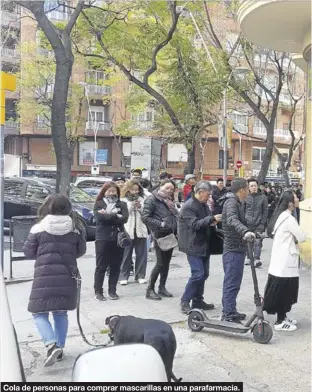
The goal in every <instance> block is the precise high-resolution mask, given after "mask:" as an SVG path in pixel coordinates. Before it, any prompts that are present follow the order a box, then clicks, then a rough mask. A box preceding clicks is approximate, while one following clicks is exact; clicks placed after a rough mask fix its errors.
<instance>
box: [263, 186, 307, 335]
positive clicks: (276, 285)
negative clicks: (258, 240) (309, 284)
mask: <svg viewBox="0 0 312 392" xmlns="http://www.w3.org/2000/svg"><path fill="white" fill-rule="evenodd" d="M298 205H299V201H298V198H297V197H296V195H295V194H294V192H293V191H292V190H287V191H285V192H284V193H283V194H282V195H281V198H280V200H279V202H278V205H277V207H276V210H275V212H274V214H273V217H272V219H271V220H270V222H269V225H268V229H267V232H268V235H269V236H270V237H273V246H272V253H271V260H270V266H269V271H268V280H267V284H266V287H265V293H264V300H263V310H265V311H266V312H267V313H268V314H277V320H276V322H275V324H274V329H275V330H276V331H282V332H291V331H295V330H296V329H297V321H296V320H294V319H292V318H291V317H289V316H287V313H288V312H290V310H291V308H292V305H294V304H295V303H297V299H298V290H299V249H298V243H301V242H304V241H305V239H306V238H305V234H304V232H303V231H302V230H301V228H300V226H299V224H298V222H297V220H296V218H295V217H294V216H293V211H294V210H295V209H296V208H297V207H298Z"/></svg>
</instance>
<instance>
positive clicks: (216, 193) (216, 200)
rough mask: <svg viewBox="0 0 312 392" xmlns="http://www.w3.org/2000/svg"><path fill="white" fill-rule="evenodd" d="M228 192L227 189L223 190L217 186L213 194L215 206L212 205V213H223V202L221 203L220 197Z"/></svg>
mask: <svg viewBox="0 0 312 392" xmlns="http://www.w3.org/2000/svg"><path fill="white" fill-rule="evenodd" d="M226 193H227V189H226V188H223V189H222V190H221V191H220V189H219V188H218V187H217V186H216V187H215V188H214V189H213V191H212V194H211V197H212V200H213V207H212V213H213V215H218V214H222V208H223V203H222V204H221V203H219V199H220V198H221V197H222V196H224V195H225V194H226Z"/></svg>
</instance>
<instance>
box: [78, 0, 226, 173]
mask: <svg viewBox="0 0 312 392" xmlns="http://www.w3.org/2000/svg"><path fill="white" fill-rule="evenodd" d="M181 4H182V3H181ZM190 9H191V10H192V12H194V13H196V12H200V10H201V5H200V4H197V3H195V4H190ZM196 38H197V39H196ZM74 40H75V42H76V49H77V51H78V53H80V54H83V55H84V56H86V57H89V58H92V59H93V60H95V61H97V62H98V64H101V63H102V65H103V66H105V64H107V63H110V64H111V65H112V66H113V67H115V68H116V69H117V70H119V71H121V72H122V73H123V74H124V75H125V76H126V78H127V79H128V80H129V81H130V83H131V84H132V87H131V89H129V94H128V99H127V104H128V108H129V110H130V109H131V112H132V113H134V114H138V113H140V112H142V111H144V109H145V108H148V107H152V108H153V110H154V111H155V114H156V129H157V130H158V132H159V134H161V136H162V137H165V138H167V139H168V140H170V141H177V142H180V143H181V142H182V143H184V145H185V146H186V148H187V150H188V155H189V162H188V171H189V172H193V170H194V167H195V155H194V151H195V146H196V144H197V142H198V138H199V137H200V136H201V134H202V132H203V131H204V130H206V129H207V127H208V126H209V125H211V124H215V123H216V122H217V117H218V112H219V105H220V100H221V95H222V94H221V93H222V90H223V88H224V86H225V83H226V80H225V77H224V75H225V74H226V62H225V61H224V59H223V57H222V53H220V52H218V51H215V50H214V53H213V57H214V60H215V61H214V62H215V64H216V67H217V73H216V71H215V70H214V68H213V66H212V64H211V62H210V61H209V60H208V59H207V53H206V50H205V48H204V47H203V46H202V45H200V44H199V45H198V43H199V42H198V37H196V29H195V27H194V25H193V22H192V19H191V18H190V17H189V16H188V15H184V16H183V14H182V15H181V10H180V9H179V8H178V2H176V1H142V0H141V1H135V2H133V1H123V2H111V3H105V2H103V5H102V6H101V7H93V6H92V5H91V6H90V9H86V10H84V11H83V12H82V16H81V18H80V19H79V23H78V29H77V32H76V35H75V37H74ZM93 60H92V61H93ZM133 128H135V123H133V121H131V120H129V119H127V121H126V123H125V124H124V129H133ZM153 133H154V134H155V131H153Z"/></svg>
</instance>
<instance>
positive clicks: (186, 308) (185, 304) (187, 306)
mask: <svg viewBox="0 0 312 392" xmlns="http://www.w3.org/2000/svg"><path fill="white" fill-rule="evenodd" d="M180 307H181V312H182V313H184V314H187V313H188V312H190V311H191V307H190V303H189V302H188V301H181V304H180Z"/></svg>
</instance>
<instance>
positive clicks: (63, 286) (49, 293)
mask: <svg viewBox="0 0 312 392" xmlns="http://www.w3.org/2000/svg"><path fill="white" fill-rule="evenodd" d="M38 212H39V218H41V220H40V222H39V223H37V224H36V225H35V226H33V227H32V228H31V230H30V233H29V235H28V238H27V240H26V242H25V244H24V246H23V252H24V253H25V256H26V257H27V259H35V260H36V263H35V273H34V281H33V285H32V289H31V294H30V299H29V305H28V310H29V312H31V313H32V314H33V317H34V319H35V323H36V326H37V328H38V330H39V333H40V335H41V338H42V340H43V342H44V344H45V346H46V347H47V348H48V352H47V358H46V360H45V362H44V366H51V365H53V364H54V363H55V362H56V361H59V360H62V359H63V348H64V346H65V341H66V335H67V329H68V319H67V311H68V310H74V309H75V308H76V305H77V283H76V280H75V279H73V277H72V275H73V274H74V275H77V273H78V267H77V258H78V257H81V256H83V255H84V254H85V252H86V241H85V238H84V236H83V235H82V234H81V233H80V232H79V231H78V230H76V229H75V224H74V221H73V219H72V218H71V215H72V207H71V204H70V201H69V200H68V199H67V198H66V197H65V196H62V195H52V196H50V197H49V198H48V199H47V200H46V202H45V203H44V204H43V205H42V206H41V208H39V211H38ZM49 312H52V315H53V319H54V330H53V328H52V325H51V324H50V321H49Z"/></svg>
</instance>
